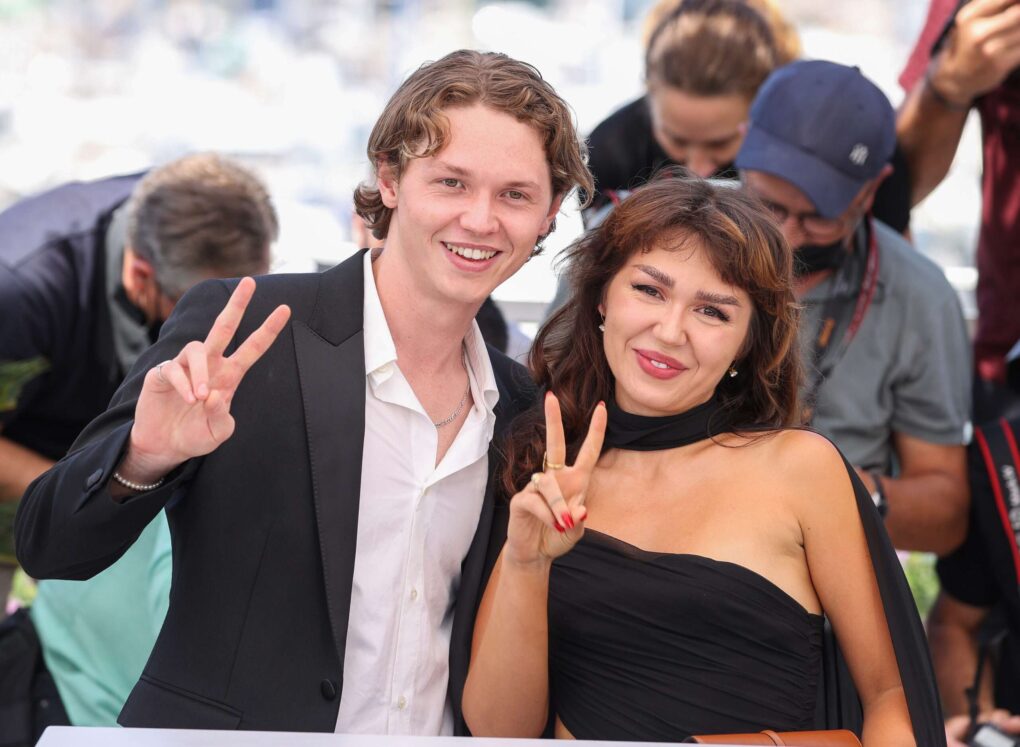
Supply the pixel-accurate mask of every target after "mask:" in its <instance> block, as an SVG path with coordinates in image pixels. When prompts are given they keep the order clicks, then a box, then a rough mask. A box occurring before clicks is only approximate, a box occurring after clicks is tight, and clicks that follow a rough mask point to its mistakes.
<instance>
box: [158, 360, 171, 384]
mask: <svg viewBox="0 0 1020 747" xmlns="http://www.w3.org/2000/svg"><path fill="white" fill-rule="evenodd" d="M169 362H170V361H163V362H162V363H157V364H156V378H157V379H159V382H160V383H161V384H169V383H170V382H169V381H168V380H167V378H166V376H164V375H163V366H165V365H166V364H167V363H169Z"/></svg>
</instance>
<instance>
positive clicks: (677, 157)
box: [585, 0, 910, 233]
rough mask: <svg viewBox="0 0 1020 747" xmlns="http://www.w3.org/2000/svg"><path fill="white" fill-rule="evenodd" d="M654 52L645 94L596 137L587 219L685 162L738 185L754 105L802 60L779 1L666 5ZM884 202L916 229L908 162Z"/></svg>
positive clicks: (673, 1)
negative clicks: (737, 164) (784, 69)
mask: <svg viewBox="0 0 1020 747" xmlns="http://www.w3.org/2000/svg"><path fill="white" fill-rule="evenodd" d="M650 15H651V20H653V21H656V23H655V25H654V29H653V30H652V32H651V34H650V35H649V37H648V43H647V45H646V51H645V84H646V87H647V91H646V94H645V95H644V96H642V97H641V98H639V99H637V100H636V101H633V102H631V103H629V104H627V105H626V106H624V107H623V108H622V109H619V110H618V111H616V112H614V113H613V114H612V115H610V116H609V117H608V118H607V119H606V120H605V121H603V122H602V123H601V124H599V125H598V126H597V127H596V128H595V129H594V130H593V131H592V133H591V135H590V137H589V149H590V162H589V166H590V167H591V170H592V174H593V175H594V177H595V185H596V188H597V190H598V193H597V194H596V195H595V196H594V200H593V202H592V206H591V207H590V208H589V209H588V210H586V211H585V220H586V223H587V224H589V225H592V224H594V223H595V222H596V221H595V216H596V215H599V214H600V210H601V209H602V208H604V207H605V206H606V205H608V204H610V203H612V202H614V201H615V200H616V198H617V196H618V193H619V192H620V191H625V190H630V189H633V188H635V187H637V186H639V185H641V184H643V183H644V182H646V181H648V180H649V179H650V178H651V177H652V175H653V174H655V173H656V172H657V171H658V170H659V169H660V168H662V167H663V166H669V165H676V164H682V165H686V166H687V167H688V168H689V169H690V170H691V171H693V172H694V173H696V174H697V175H699V176H702V177H710V176H714V177H720V178H735V177H736V173H735V171H734V170H733V160H734V159H735V158H736V155H737V151H739V150H740V145H741V143H742V142H743V139H744V131H745V128H746V125H747V118H748V113H749V111H750V108H751V102H752V101H753V100H754V97H755V94H756V93H757V92H758V88H759V86H761V84H762V83H763V82H764V81H765V79H766V78H767V77H768V76H769V74H770V73H771V72H772V71H773V70H775V69H776V68H778V67H780V66H782V65H785V64H787V63H789V62H792V61H793V60H794V59H796V57H797V56H798V55H799V51H800V50H799V44H798V40H797V38H796V34H795V33H794V31H793V30H792V28H791V27H790V26H789V24H788V23H787V22H786V21H785V20H784V19H783V18H782V16H781V15H780V14H779V12H778V10H777V9H776V8H775V5H774V4H773V3H772V2H770V0H666V1H665V2H662V3H660V4H659V5H658V6H656V7H655V8H654V9H653V10H652V12H651V14H650ZM892 164H893V167H894V171H893V174H892V175H891V176H890V177H889V178H888V179H887V180H886V181H885V182H884V183H883V184H882V186H881V188H880V190H879V192H878V195H877V196H876V201H875V206H874V214H875V217H876V218H878V219H879V220H881V221H882V222H883V223H886V224H888V225H889V226H891V227H892V228H894V229H895V230H896V231H898V232H901V233H902V232H904V231H906V229H907V227H908V225H909V222H910V186H909V179H908V178H907V169H906V161H905V160H904V158H903V156H902V154H901V153H900V151H899V149H897V151H896V153H895V154H894V155H893V159H892Z"/></svg>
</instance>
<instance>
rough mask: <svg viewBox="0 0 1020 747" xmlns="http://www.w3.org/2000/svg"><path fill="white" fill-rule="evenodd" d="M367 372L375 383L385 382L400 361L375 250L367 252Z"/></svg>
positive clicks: (365, 310)
mask: <svg viewBox="0 0 1020 747" xmlns="http://www.w3.org/2000/svg"><path fill="white" fill-rule="evenodd" d="M363 311H364V320H365V321H364V330H365V372H366V373H367V374H368V376H369V378H371V379H372V381H373V383H375V384H381V383H382V382H384V381H386V380H387V379H388V378H390V376H392V375H393V366H394V364H395V363H396V362H397V346H396V345H394V344H393V336H392V335H390V327H389V325H388V324H386V315H385V314H384V313H383V308H382V302H381V301H380V300H379V291H378V290H377V289H376V287H375V275H374V274H373V272H372V250H369V251H367V252H365V305H364V310H363Z"/></svg>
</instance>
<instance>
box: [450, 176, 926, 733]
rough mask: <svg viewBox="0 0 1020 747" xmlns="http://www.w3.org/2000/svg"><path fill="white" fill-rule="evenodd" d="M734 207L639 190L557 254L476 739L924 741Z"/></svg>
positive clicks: (472, 699) (865, 534)
mask: <svg viewBox="0 0 1020 747" xmlns="http://www.w3.org/2000/svg"><path fill="white" fill-rule="evenodd" d="M752 199H753V198H750V197H748V196H746V195H743V194H741V193H739V192H737V191H735V190H730V189H727V188H719V187H713V186H712V185H710V184H709V183H707V182H704V181H701V180H685V179H682V178H670V179H662V180H656V181H655V182H653V183H651V184H649V185H647V186H646V187H643V188H642V189H640V190H638V191H636V192H635V193H634V194H633V195H631V196H630V197H629V198H628V199H627V200H625V201H624V202H623V203H622V204H621V205H620V206H619V207H618V208H617V209H616V210H615V211H614V212H613V213H612V214H611V215H610V216H609V217H608V218H607V220H606V221H605V222H604V223H603V224H602V225H601V226H600V227H599V228H598V229H597V230H595V231H593V232H591V233H590V234H589V235H588V236H586V237H585V238H584V239H583V240H582V241H581V242H580V243H578V244H577V245H575V246H574V247H573V249H572V250H571V255H570V262H571V265H570V268H571V269H570V271H571V279H572V285H573V290H574V294H573V297H572V299H571V300H570V301H569V302H568V303H567V305H566V306H564V307H563V308H562V309H560V311H558V312H557V313H556V314H555V315H554V316H553V318H552V319H551V320H550V321H549V322H548V323H547V325H546V326H545V327H544V328H543V329H542V331H541V332H540V334H539V336H538V338H537V339H536V341H535V346H534V348H533V351H532V357H531V364H532V367H533V369H534V373H535V377H536V379H537V382H538V384H539V385H540V386H542V387H544V388H545V389H546V391H547V392H549V394H547V396H546V401H545V410H544V423H543V413H541V412H537V411H535V412H532V413H530V415H529V416H527V417H526V418H525V419H523V420H522V421H519V422H518V423H517V424H515V426H514V429H513V431H512V433H511V435H510V439H509V441H508V443H507V445H506V449H505V456H506V458H507V464H508V467H507V468H506V470H505V487H506V489H507V493H508V494H510V493H512V492H516V495H514V497H513V499H512V500H511V502H510V507H509V511H510V516H509V530H508V539H507V542H506V545H505V546H504V548H503V551H502V555H501V557H500V560H499V562H498V563H497V565H496V569H495V570H494V571H493V574H492V578H491V579H490V581H489V585H488V588H487V590H486V594H485V597H484V599H483V601H482V604H481V607H480V610H479V614H478V619H477V623H476V627H475V638H474V652H473V656H472V661H471V669H470V672H469V675H468V681H467V686H466V689H465V693H464V701H463V707H464V715H465V718H466V719H467V723H468V726H469V728H470V729H471V731H472V733H473V734H475V735H476V736H481V735H505V736H519V737H523V736H537V735H538V734H540V733H542V731H543V729H544V727H545V725H546V722H547V717H548V715H549V714H550V710H551V713H552V714H553V716H554V717H555V718H554V723H555V731H556V734H557V736H560V737H571V736H573V737H577V738H585V739H627V740H653V741H679V740H681V739H684V738H685V737H687V736H689V735H691V734H704V733H732V732H748V731H760V730H761V729H765V728H769V729H774V730H776V731H797V730H804V729H811V728H843V727H849V728H854V727H856V729H857V731H858V732H859V733H861V732H862V733H863V738H864V744H865V745H866V746H870V745H882V747H886V746H889V745H901V744H902V745H912V744H918V745H925V746H927V745H931V744H937V743H941V740H942V739H944V734H943V733H942V732H941V731H940V724H941V720H940V717H939V712H938V704H937V695H936V693H935V690H934V684H933V682H934V680H933V677H932V672H931V664H930V661H929V660H928V658H927V652H926V648H925V643H924V634H923V631H922V629H921V627H920V623H919V621H918V618H917V613H916V610H915V609H914V607H913V602H912V600H911V598H910V594H909V590H908V589H907V586H906V582H905V581H904V579H903V576H902V572H901V571H900V569H899V565H898V563H897V561H896V558H895V555H894V553H893V552H892V548H891V546H890V545H889V542H888V538H886V537H885V535H884V533H883V530H882V528H881V520H880V519H879V517H878V515H877V512H876V511H875V509H874V505H873V504H872V503H871V501H870V499H869V497H868V495H867V493H866V492H865V491H864V489H863V486H862V485H861V484H860V482H859V480H858V479H857V478H856V477H855V476H854V475H853V474H852V472H851V471H850V470H849V468H848V466H847V465H846V463H845V462H844V461H843V459H842V458H841V456H840V454H839V452H838V451H837V450H836V449H835V448H834V447H833V446H832V445H831V444H830V443H829V442H828V441H826V440H825V439H823V438H822V437H821V436H818V435H817V434H814V433H812V432H810V431H807V430H802V429H796V428H792V427H791V426H794V425H795V424H796V423H797V422H798V403H797V388H798V385H799V381H800V373H799V367H798V363H797V358H796V355H797V352H796V345H795V338H796V328H797V314H796V310H797V306H796V304H795V302H794V298H793V295H792V292H791V289H790V274H791V264H792V262H791V256H790V251H789V249H788V247H787V245H786V244H785V242H784V241H783V239H782V235H781V234H780V232H779V230H778V228H777V227H776V226H775V225H774V224H773V223H772V222H771V220H770V219H769V218H767V217H766V216H765V215H764V213H763V209H762V208H760V207H759V206H758V205H757V204H756V203H754V202H753V201H752ZM552 393H555V396H554V395H553V394H552ZM603 402H604V403H608V406H606V405H604V404H602V403H603ZM561 418H562V419H561ZM607 421H608V425H607ZM589 422H590V427H589ZM603 431H605V443H604V444H603V443H602V434H603ZM543 452H546V453H545V454H543ZM567 464H571V465H572V466H565V465H567ZM532 473H536V474H535V475H532ZM554 561H555V562H554ZM876 577H877V580H876ZM823 612H824V614H825V615H826V616H827V618H828V619H829V620H830V621H831V623H832V627H833V629H834V631H835V635H836V638H837V640H838V643H839V647H840V648H841V650H842V653H843V654H844V655H845V660H846V662H847V664H848V665H849V671H850V673H851V674H852V676H853V684H854V685H855V686H856V689H857V692H858V693H859V695H860V700H861V705H862V707H863V728H861V724H860V723H859V722H858V723H854V721H855V720H854V717H853V714H852V708H849V707H848V702H849V699H847V698H844V700H843V702H842V703H833V704H832V707H829V708H826V707H825V703H824V702H822V703H821V705H820V701H819V699H818V693H819V690H823V689H824V688H823V687H822V684H823V683H822V681H821V680H822V677H823V655H825V652H824V647H825V643H824V640H823V639H824V636H823V617H822V614H823ZM831 694H832V693H831V692H828V693H827V695H830V696H831ZM550 704H551V706H550ZM816 707H821V708H822V711H824V712H825V716H824V717H822V718H819V717H817V716H816V713H818V711H816ZM841 710H842V711H843V714H841V713H839V711H841Z"/></svg>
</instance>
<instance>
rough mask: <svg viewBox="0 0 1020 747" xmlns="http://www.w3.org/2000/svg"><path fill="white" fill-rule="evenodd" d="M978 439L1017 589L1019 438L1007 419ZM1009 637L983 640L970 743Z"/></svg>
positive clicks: (977, 433) (970, 702) (970, 693)
mask: <svg viewBox="0 0 1020 747" xmlns="http://www.w3.org/2000/svg"><path fill="white" fill-rule="evenodd" d="M974 439H975V440H976V441H977V444H978V448H979V449H980V450H981V456H982V458H983V459H984V462H985V469H986V470H987V472H988V482H989V484H990V485H991V487H992V497H993V499H994V500H995V508H996V511H997V513H998V514H999V520H1000V526H1001V527H1002V530H1003V532H1005V535H1006V543H1007V545H1008V546H1009V549H1010V555H1011V556H1012V559H1013V571H1014V573H1015V574H1016V580H1017V587H1018V588H1020V477H1018V474H1017V472H1018V470H1020V451H1018V449H1017V440H1016V436H1015V434H1014V433H1013V429H1012V428H1011V427H1010V425H1009V423H1008V422H1007V421H1006V419H1005V418H1000V419H999V421H998V422H997V423H995V424H994V425H988V426H985V427H983V428H975V429H974ZM1005 635H1006V631H1005V630H1002V631H998V632H996V634H994V635H992V636H989V635H987V634H985V635H981V636H980V638H979V641H978V661H977V669H976V671H975V672H974V682H973V683H972V684H971V686H970V687H968V688H966V690H964V694H965V695H966V696H967V710H968V712H969V715H970V727H969V729H968V733H967V741H970V739H971V738H972V737H973V736H974V734H975V733H976V732H977V729H978V720H977V719H978V715H979V712H980V710H981V708H980V703H979V701H980V692H981V680H982V678H983V676H984V670H985V662H986V661H987V660H988V658H989V656H990V655H991V651H992V649H993V648H995V647H996V646H997V645H998V643H999V642H1000V641H1001V640H1002V638H1003V637H1004V636H1005Z"/></svg>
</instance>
